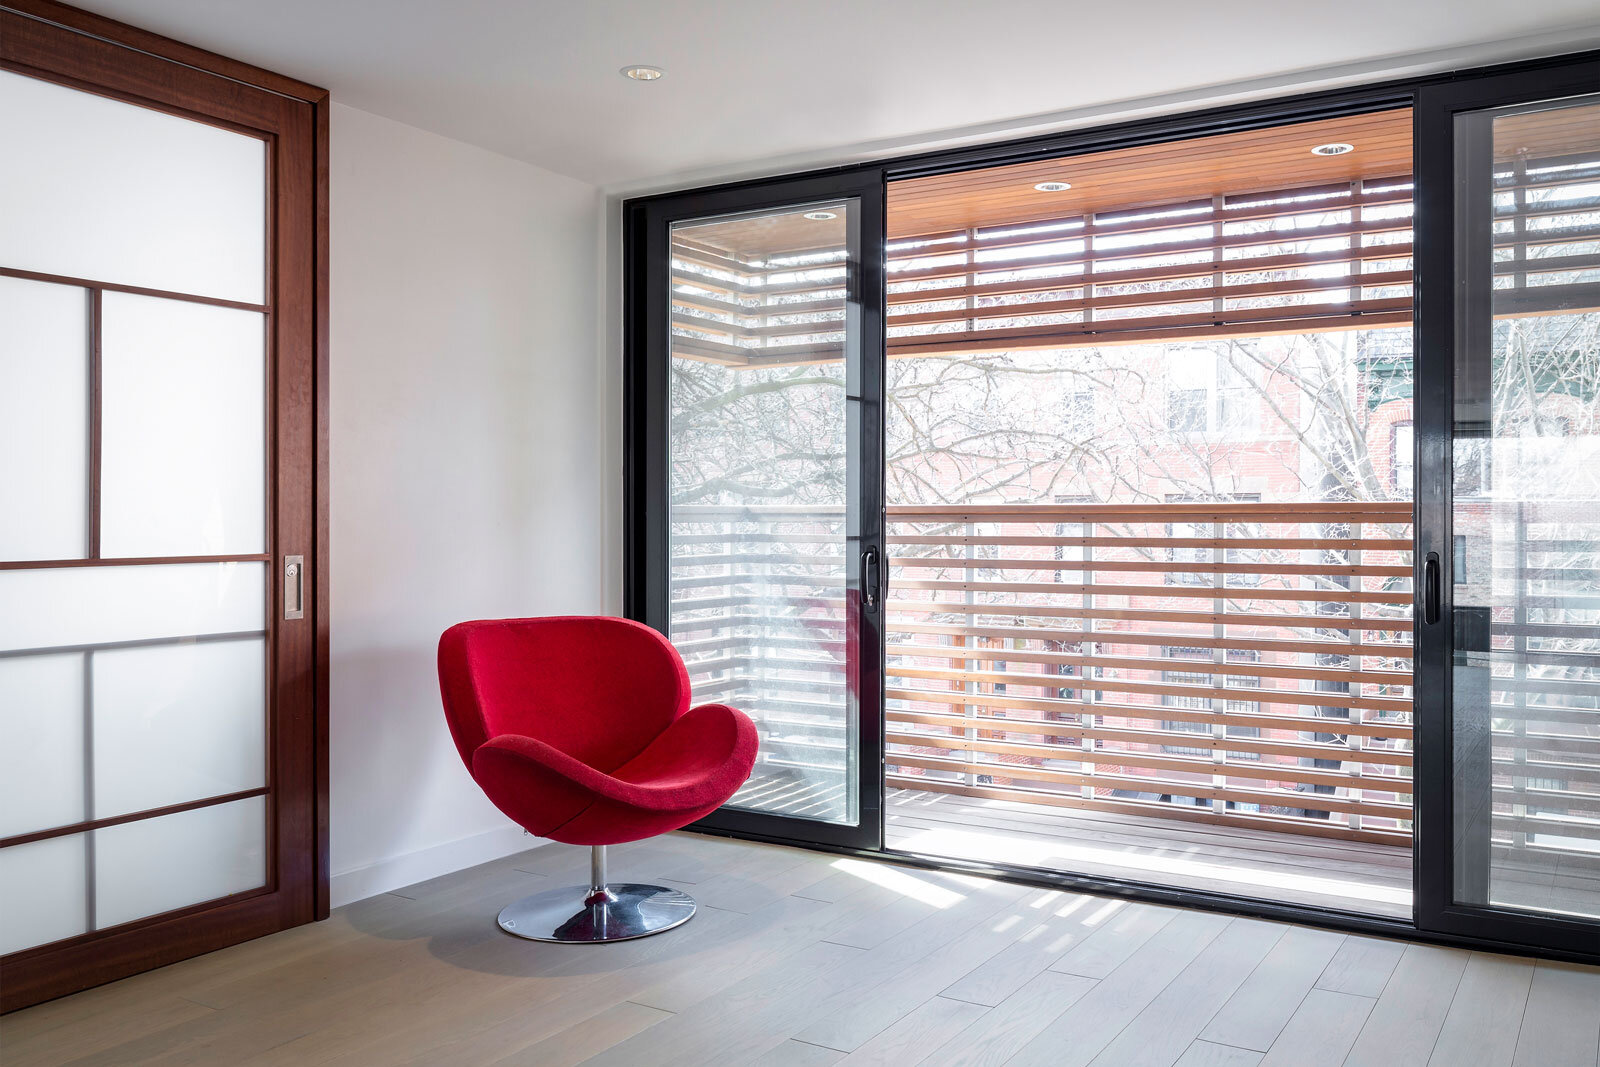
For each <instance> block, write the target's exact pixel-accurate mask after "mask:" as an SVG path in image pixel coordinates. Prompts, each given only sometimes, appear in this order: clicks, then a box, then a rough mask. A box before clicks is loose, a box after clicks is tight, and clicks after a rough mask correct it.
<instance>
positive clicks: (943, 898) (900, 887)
mask: <svg viewBox="0 0 1600 1067" xmlns="http://www.w3.org/2000/svg"><path fill="white" fill-rule="evenodd" d="M833 866H834V869H835V870H839V871H843V872H844V873H846V874H851V875H854V876H855V877H857V878H861V879H863V880H865V881H868V882H872V883H873V884H874V885H881V886H882V887H883V888H885V889H888V890H891V891H893V892H896V893H899V894H900V895H901V896H903V897H911V898H912V899H913V900H920V901H921V902H922V903H924V904H927V905H928V906H930V907H934V908H948V907H950V906H951V905H953V904H959V903H960V902H961V901H963V900H965V899H967V898H966V894H964V893H957V892H956V891H955V890H953V889H947V888H945V887H944V886H942V885H937V884H935V883H934V882H932V881H930V880H928V879H927V878H919V877H918V876H916V875H914V874H912V873H910V872H909V871H905V870H902V869H900V868H899V867H890V866H888V865H886V864H882V863H869V862H867V861H866V860H852V859H841V860H834V861H833Z"/></svg>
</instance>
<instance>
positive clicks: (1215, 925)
mask: <svg viewBox="0 0 1600 1067" xmlns="http://www.w3.org/2000/svg"><path fill="white" fill-rule="evenodd" d="M1230 921H1231V920H1229V919H1228V918H1227V917H1226V916H1222V915H1211V914H1204V913H1201V912H1183V913H1180V914H1178V915H1177V916H1175V917H1174V918H1172V920H1171V921H1170V922H1167V923H1165V924H1164V925H1163V926H1162V927H1161V929H1160V930H1159V931H1158V932H1157V933H1156V934H1155V936H1153V937H1151V938H1150V939H1149V940H1148V941H1146V942H1145V943H1144V944H1143V945H1141V946H1140V947H1139V949H1138V950H1137V951H1135V952H1134V953H1133V954H1132V955H1130V956H1128V957H1127V959H1126V960H1125V961H1124V962H1123V964H1122V965H1121V966H1119V967H1117V968H1116V970H1114V971H1112V972H1111V974H1109V975H1108V976H1106V977H1105V978H1103V979H1101V980H1100V981H1099V982H1098V983H1097V984H1096V985H1095V987H1094V988H1093V989H1091V990H1089V992H1088V993H1087V994H1085V995H1084V996H1083V997H1082V999H1080V1000H1079V1001H1078V1002H1077V1003H1076V1004H1074V1005H1073V1006H1072V1007H1071V1008H1068V1009H1067V1010H1066V1011H1065V1012H1063V1013H1062V1014H1061V1015H1059V1016H1058V1017H1057V1018H1056V1020H1055V1021H1054V1022H1052V1023H1051V1024H1050V1025H1049V1026H1047V1027H1045V1029H1044V1030H1043V1031H1042V1032H1040V1033H1039V1035H1038V1036H1037V1037H1035V1038H1034V1039H1033V1040H1032V1041H1029V1042H1028V1043H1027V1044H1026V1045H1024V1046H1023V1047H1022V1049H1021V1050H1019V1051H1018V1052H1017V1054H1016V1056H1014V1057H1013V1058H1012V1059H1011V1060H1009V1061H1008V1064H1009V1065H1010V1067H1030V1065H1036V1067H1081V1065H1083V1064H1087V1063H1089V1062H1090V1061H1091V1060H1093V1059H1094V1058H1095V1057H1096V1056H1098V1055H1099V1054H1100V1052H1101V1050H1102V1049H1104V1048H1105V1047H1106V1046H1107V1045H1109V1044H1111V1042H1112V1041H1114V1040H1115V1039H1116V1037H1117V1035H1118V1034H1119V1033H1121V1032H1122V1029H1123V1028H1124V1027H1125V1026H1127V1025H1128V1023H1130V1022H1132V1021H1133V1019H1134V1018H1135V1017H1136V1016H1137V1015H1138V1014H1139V1013H1140V1012H1142V1011H1143V1010H1144V1009H1145V1008H1146V1007H1147V1006H1148V1005H1149V1003H1150V1002H1151V1001H1152V1000H1154V999H1155V998H1156V997H1158V996H1160V995H1161V991H1162V990H1163V989H1165V988H1166V987H1167V984H1168V983H1169V982H1171V981H1172V979H1174V978H1176V977H1177V976H1178V975H1179V974H1181V973H1183V971H1184V970H1185V969H1186V968H1187V967H1188V966H1189V965H1190V964H1191V963H1193V962H1194V960H1195V957H1197V956H1199V955H1200V953H1202V952H1204V951H1205V949H1206V947H1207V946H1208V945H1210V944H1211V943H1212V942H1213V941H1215V940H1216V939H1217V937H1218V936H1219V935H1220V934H1221V933H1222V931H1223V930H1224V929H1226V928H1227V926H1228V924H1229V923H1230ZM1262 951H1263V952H1264V951H1265V949H1263V950H1262Z"/></svg>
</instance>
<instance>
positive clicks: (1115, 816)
mask: <svg viewBox="0 0 1600 1067" xmlns="http://www.w3.org/2000/svg"><path fill="white" fill-rule="evenodd" d="M884 838H885V844H886V845H887V846H888V847H889V848H891V849H894V850H895V851H899V852H909V853H916V854H921V855H934V856H941V857H947V858H952V859H967V860H983V861H990V862H996V863H1007V864H1012V865H1016V866H1025V867H1037V868H1042V869H1044V870H1057V871H1066V872H1069V873H1073V874H1083V875H1091V876H1105V877H1109V878H1118V879H1132V880H1135V881H1142V882H1152V883H1156V884H1159V885H1166V886H1174V887H1180V888H1184V889H1198V890H1204V891H1206V892H1211V893H1226V894H1229V895H1231V896H1239V897H1253V898H1257V899H1266V900H1272V901H1278V902H1283V903H1291V904H1302V905H1306V906H1309V907H1317V908H1332V909H1336V910H1339V911H1355V912H1361V913H1364V914H1368V915H1384V916H1389V917H1392V918H1399V919H1409V918H1410V917H1411V850H1410V849H1409V848H1405V847H1401V846H1398V845H1382V844H1374V843H1372V842H1370V841H1345V840H1336V839H1335V840H1329V839H1325V838H1313V839H1309V840H1308V839H1306V838H1305V837H1302V836H1300V835H1297V834H1293V833H1285V832H1283V831H1281V830H1255V829H1250V828H1248V827H1240V826H1228V825H1213V824H1208V823H1192V822H1181V821H1178V820H1176V819H1163V818H1160V817H1157V816H1150V815H1128V814H1124V813H1121V812H1110V811H1095V810H1092V809H1079V808H1059V807H1052V806H1049V805H1044V804H1026V803H1018V802H1015V801H1009V800H988V799H984V798H979V797H965V796H959V795H955V794H950V793H934V792H925V791H922V790H917V789H892V790H890V791H889V793H888V795H887V796H886V797H885V811H884Z"/></svg>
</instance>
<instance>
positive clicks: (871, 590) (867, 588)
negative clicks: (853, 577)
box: [861, 546, 880, 611]
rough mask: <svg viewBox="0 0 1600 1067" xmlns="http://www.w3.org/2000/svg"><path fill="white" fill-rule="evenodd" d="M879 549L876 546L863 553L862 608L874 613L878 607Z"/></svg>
mask: <svg viewBox="0 0 1600 1067" xmlns="http://www.w3.org/2000/svg"><path fill="white" fill-rule="evenodd" d="M879 571H880V568H879V566H878V549H877V547H876V546H874V547H872V548H869V549H867V550H866V551H865V552H863V553H861V606H862V607H863V608H865V609H866V610H868V611H873V610H875V609H876V608H877V606H878V576H879Z"/></svg>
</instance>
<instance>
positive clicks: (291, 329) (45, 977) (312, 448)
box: [0, 0, 329, 1012]
mask: <svg viewBox="0 0 1600 1067" xmlns="http://www.w3.org/2000/svg"><path fill="white" fill-rule="evenodd" d="M0 69H4V70H9V71H14V72H17V73H21V74H25V75H28V76H30V77H37V78H42V79H45V80H48V81H53V82H56V83H59V84H63V85H69V86H72V87H74V88H78V89H83V90H85V91H89V92H93V93H97V94H99V95H103V96H109V97H113V98H117V99H122V100H126V101H129V102H133V103H138V104H141V105H144V106H148V107H154V108H156V109H159V110H164V111H168V112H171V113H173V114H177V115H181V116H183V117H185V118H191V119H195V120H198V121H201V122H207V123H210V124H213V125H218V126H224V127H227V128H231V129H236V130H240V131H241V132H247V133H250V134H253V135H256V136H260V137H262V138H263V139H264V140H266V141H267V142H268V144H269V149H270V151H269V159H271V160H272V163H271V168H270V171H269V185H268V211H269V219H270V220H271V221H270V223H269V241H268V253H267V255H268V263H269V266H270V268H271V269H270V270H269V272H268V282H269V292H268V294H267V306H268V307H269V308H270V323H271V325H270V330H271V334H272V339H273V344H272V347H271V349H270V352H271V353H272V356H273V362H272V363H271V364H270V366H271V367H272V371H271V374H270V375H269V381H268V388H269V397H270V400H269V403H270V405H271V408H270V413H271V417H270V418H269V420H268V427H267V435H268V436H267V446H268V457H269V467H270V471H269V477H268V494H269V495H268V501H269V510H268V517H269V518H268V523H269V537H268V544H267V551H268V553H270V555H264V556H263V557H262V558H263V559H264V560H265V563H266V566H267V574H268V578H267V585H268V596H267V601H268V603H267V607H266V610H267V611H268V612H269V613H270V618H271V619H272V620H274V625H273V626H271V627H269V629H268V638H267V642H268V648H269V650H270V651H269V655H270V657H271V669H270V670H269V675H268V677H269V680H270V682H269V686H270V690H271V692H272V697H271V700H270V710H269V715H270V716H271V718H270V720H269V721H271V723H272V730H271V732H270V734H269V753H270V756H269V770H268V778H267V788H269V789H270V790H271V793H270V807H269V811H270V813H271V814H270V815H269V823H268V829H269V834H268V856H269V857H270V858H269V863H268V878H267V884H266V886H265V887H264V888H263V889H261V890H256V891H253V892H249V893H242V894H239V895H238V897H236V898H232V899H225V900H222V901H212V902H208V903H202V904H197V905H194V906H192V907H188V908H183V909H180V910H177V911H173V912H166V913H163V914H159V915H155V916H151V917H149V918H147V919H142V920H137V921H135V922H131V923H127V924H124V925H121V926H117V927H114V928H112V929H109V930H106V931H90V932H89V933H86V934H83V935H80V936H78V937H74V938H70V939H67V940H65V941H58V942H54V943H52V944H48V945H41V946H38V947H35V948H31V949H25V950H22V951H19V952H16V953H13V954H11V955H9V956H6V957H5V958H4V959H3V960H0V1012H4V1011H12V1010H15V1009H17V1008H21V1007H25V1006H27V1005H30V1004H35V1003H39V1002H41V1001H44V1000H49V999H52V998H55V997H59V996H64V995H66V994H68V993H73V992H76V991H78V990H81V989H87V988H89V987H91V986H95V985H99V984H101V983H104V982H109V981H113V980H115V979H118V978H122V977H125V976H127V975H131V974H136V973H138V972H141V971H145V970H149V969H152V968H154V967H160V966H163V965H165V964H168V963H173V962H176V961H177V960H181V959H186V958H188V957H190V956H195V955H199V954H201V953H204V952H210V951H213V950H215V949H218V948H222V947H225V946H227V945H231V944H236V943H238V942H240V941H246V940H249V939H251V938H255V937H261V936H263V935H265V934H269V933H273V932H275V931H278V930H282V929H287V928H288V927H291V926H297V925H300V924H303V923H307V922H311V921H313V920H316V919H322V918H326V917H327V915H328V911H329V867H328V861H329V852H328V714H327V713H328V655H329V614H328V607H329V581H328V529H329V527H328V519H329V502H328V431H329V420H328V110H329V98H328V93H327V91H326V90H324V89H320V88H318V87H316V86H313V85H307V84H305V83H303V82H299V81H296V80H294V79H292V78H286V77H283V76H282V75H278V74H274V73H272V72H270V71H265V70H261V69H259V68H256V67H253V66H250V65H248V64H245V63H240V62H237V61H235V60H231V59H227V58H225V57H223V56H218V55H214V54H213V53H210V52H206V51H203V50H201V49H198V48H193V47H191V46H189V45H185V44H182V43H180V42H177V41H173V40H171V39H169V38H166V37H162V36H159V35H157V34H153V33H149V32H146V31H144V30H140V29H137V28H135V27H132V26H128V25H125V24H123V23H120V22H116V21H113V20H111V19H107V18H103V17H101V16H99V15H93V14H90V13H88V12H85V11H81V10H78V9H77V8H73V7H69V6H67V5H65V4H60V3H55V2H53V0H0ZM13 273H21V272H13ZM45 280H52V279H49V278H46V279H45ZM57 280H61V281H68V279H57ZM102 288H103V289H114V288H119V287H117V286H113V285H109V284H98V283H96V284H95V285H91V292H92V293H95V294H97V293H98V290H99V289H102ZM121 288H126V287H121ZM296 472H298V473H296ZM280 487H287V489H288V491H280ZM287 554H295V555H303V556H305V558H306V560H307V566H306V571H307V572H308V573H307V574H306V576H305V581H306V582H307V586H306V587H305V589H304V593H303V608H304V611H305V616H304V618H303V620H297V621H294V622H290V623H288V624H287V625H288V626H297V625H301V624H302V623H303V626H304V628H303V629H301V630H298V631H289V630H283V631H282V635H280V629H281V628H282V627H284V625H285V624H284V623H283V621H282V620H283V604H282V601H281V597H282V595H283V585H282V582H281V572H280V569H279V564H280V557H282V556H284V555H287ZM141 562H145V561H141ZM254 792H255V791H252V794H253V793H254ZM177 807H178V808H180V809H181V808H184V807H186V805H178V806H177ZM86 814H91V813H86ZM120 821H123V820H120V819H118V820H100V821H99V822H95V823H91V824H90V825H91V826H95V825H100V824H101V823H115V822H120Z"/></svg>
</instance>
